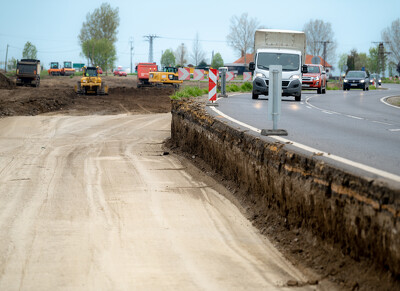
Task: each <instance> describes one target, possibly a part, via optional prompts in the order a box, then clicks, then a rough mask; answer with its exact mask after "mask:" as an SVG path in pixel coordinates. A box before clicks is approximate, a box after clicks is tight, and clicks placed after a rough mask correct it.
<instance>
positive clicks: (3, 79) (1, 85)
mask: <svg viewBox="0 0 400 291" xmlns="http://www.w3.org/2000/svg"><path fill="white" fill-rule="evenodd" d="M14 88H15V83H14V82H13V81H12V80H11V79H9V78H7V76H5V75H4V74H2V73H0V89H8V90H11V89H14Z"/></svg>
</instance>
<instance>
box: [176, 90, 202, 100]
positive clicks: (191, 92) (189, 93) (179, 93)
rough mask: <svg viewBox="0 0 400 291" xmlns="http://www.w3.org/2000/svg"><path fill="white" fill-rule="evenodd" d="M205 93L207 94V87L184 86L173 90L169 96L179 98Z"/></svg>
mask: <svg viewBox="0 0 400 291" xmlns="http://www.w3.org/2000/svg"><path fill="white" fill-rule="evenodd" d="M205 94H208V90H207V89H200V88H199V87H185V88H183V89H181V90H179V91H177V92H175V94H174V95H171V96H170V98H171V99H174V100H179V99H182V98H190V97H198V96H201V95H205Z"/></svg>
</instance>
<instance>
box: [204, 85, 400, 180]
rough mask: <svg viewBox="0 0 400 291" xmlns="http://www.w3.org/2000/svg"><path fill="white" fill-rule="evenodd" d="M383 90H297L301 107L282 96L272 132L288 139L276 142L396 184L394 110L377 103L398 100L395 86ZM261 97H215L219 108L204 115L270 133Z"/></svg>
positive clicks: (398, 119) (399, 172)
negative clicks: (277, 130)
mask: <svg viewBox="0 0 400 291" xmlns="http://www.w3.org/2000/svg"><path fill="white" fill-rule="evenodd" d="M384 87H387V88H389V90H370V91H365V92H364V91H362V90H350V91H343V90H339V91H327V94H317V93H316V91H303V93H302V101H301V102H295V101H294V100H293V98H292V97H287V98H286V97H283V98H282V104H281V105H282V114H281V118H280V121H279V122H278V128H280V129H285V130H287V131H288V136H287V137H284V138H277V139H278V140H280V141H283V142H286V143H292V144H293V143H297V144H299V146H298V147H297V148H298V149H300V150H305V151H306V152H307V153H310V150H308V148H309V147H311V148H312V149H311V152H315V153H325V155H324V156H326V157H329V156H330V157H329V158H330V160H331V162H333V163H336V164H340V165H342V166H343V165H344V164H343V163H342V162H343V160H344V159H345V160H346V161H345V162H346V163H347V164H346V165H344V166H345V167H351V168H357V169H356V170H355V171H360V172H362V173H363V174H364V172H365V173H366V174H367V175H371V177H372V178H375V177H383V178H384V179H387V180H390V181H395V183H398V182H400V155H399V154H398V151H399V144H400V108H395V107H394V106H388V105H386V104H384V103H383V102H382V101H381V99H382V98H384V97H385V96H393V95H394V96H400V86H399V85H389V84H384ZM267 98H268V97H266V96H260V99H259V100H252V99H251V94H249V93H248V94H236V95H234V96H231V97H228V98H220V99H219V100H218V104H219V107H216V108H215V107H212V108H211V107H210V108H208V111H209V112H210V113H212V114H214V115H215V116H218V117H219V118H222V119H224V120H226V121H228V122H229V123H233V124H234V126H235V127H238V125H239V127H241V128H243V129H247V130H248V129H250V132H253V133H254V131H255V130H259V131H261V129H272V126H273V125H272V121H269V120H268V116H267V114H268V109H267V106H268V101H267ZM227 118H229V120H228V119H227ZM238 122H239V123H241V124H238ZM258 135H259V133H258ZM334 158H335V159H334ZM355 166H357V167H355Z"/></svg>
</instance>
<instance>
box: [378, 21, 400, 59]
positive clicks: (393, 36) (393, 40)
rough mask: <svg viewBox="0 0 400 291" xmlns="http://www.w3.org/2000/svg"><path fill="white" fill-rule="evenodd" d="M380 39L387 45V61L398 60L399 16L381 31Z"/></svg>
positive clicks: (399, 39) (399, 44)
mask: <svg viewBox="0 0 400 291" xmlns="http://www.w3.org/2000/svg"><path fill="white" fill-rule="evenodd" d="M381 36H382V40H383V41H384V43H385V44H386V45H387V46H388V47H389V51H390V52H391V54H390V55H389V61H391V62H394V63H395V64H397V63H398V62H400V18H397V19H396V20H395V21H393V22H392V24H391V26H390V27H387V28H385V29H384V30H383V31H382V34H381Z"/></svg>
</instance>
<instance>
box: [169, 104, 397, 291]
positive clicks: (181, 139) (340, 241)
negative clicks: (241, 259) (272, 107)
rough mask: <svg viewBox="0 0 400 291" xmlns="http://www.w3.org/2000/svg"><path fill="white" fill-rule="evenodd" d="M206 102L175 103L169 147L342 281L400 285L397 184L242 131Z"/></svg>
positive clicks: (298, 255) (306, 259)
mask: <svg viewBox="0 0 400 291" xmlns="http://www.w3.org/2000/svg"><path fill="white" fill-rule="evenodd" d="M204 107H205V102H195V101H187V100H186V101H175V102H174V103H173V109H172V113H173V117H172V127H171V128H172V132H171V142H170V143H171V147H172V148H177V150H179V151H180V152H183V153H188V154H189V156H194V157H196V158H197V159H201V160H203V161H204V162H205V164H207V165H208V166H209V167H210V168H211V169H212V170H213V171H215V172H216V174H217V175H219V176H220V177H221V180H222V181H230V182H229V183H233V185H230V186H231V189H235V190H234V191H233V192H234V194H235V195H236V197H237V198H238V199H239V200H240V201H241V204H242V206H244V207H246V208H247V210H248V214H249V216H250V218H251V219H252V221H253V223H254V225H256V226H257V227H258V228H259V229H260V230H261V231H262V232H263V233H265V234H268V235H269V236H270V237H271V238H272V239H274V240H275V242H277V243H278V244H279V245H280V246H281V247H282V248H283V249H285V250H286V251H287V253H288V256H290V257H293V258H295V260H297V261H298V262H299V261H300V262H302V263H304V264H306V265H307V266H309V267H311V268H313V269H314V270H316V271H318V272H319V273H320V274H321V276H322V277H329V278H331V279H332V280H333V281H335V282H337V283H339V284H343V286H344V287H348V288H350V289H354V288H355V289H357V288H361V286H362V288H361V289H363V290H368V289H376V290H389V289H393V288H399V286H400V285H399V282H398V281H396V280H393V277H397V278H398V276H399V275H400V249H399V247H398V246H399V245H400V224H399V222H400V217H399V211H400V191H399V190H398V189H396V188H392V187H391V186H389V185H386V184H384V183H381V182H379V181H374V180H368V179H365V178H364V177H359V176H357V175H353V174H351V173H348V172H345V171H343V170H341V169H338V168H335V167H334V166H330V165H329V164H327V163H325V162H324V161H322V160H320V159H318V157H313V156H306V155H304V154H300V153H297V152H295V151H292V150H288V148H287V147H286V146H285V145H284V144H280V143H272V142H267V141H265V140H261V139H259V138H257V137H254V136H252V135H250V134H247V133H246V132H243V131H238V130H236V129H234V128H231V127H229V126H227V125H226V124H224V123H223V122H221V121H220V120H218V119H214V118H213V117H212V116H209V115H208V114H207V113H206V112H205V110H204ZM198 164H200V162H198ZM392 275H393V276H392ZM392 284H393V285H392Z"/></svg>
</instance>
